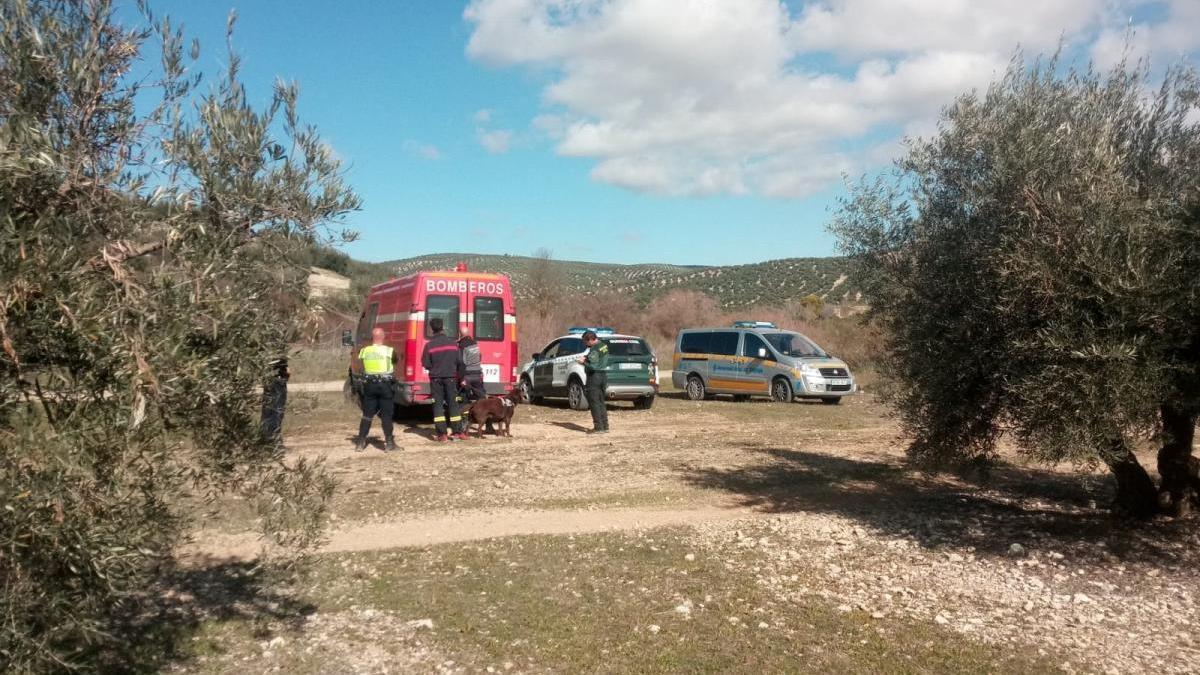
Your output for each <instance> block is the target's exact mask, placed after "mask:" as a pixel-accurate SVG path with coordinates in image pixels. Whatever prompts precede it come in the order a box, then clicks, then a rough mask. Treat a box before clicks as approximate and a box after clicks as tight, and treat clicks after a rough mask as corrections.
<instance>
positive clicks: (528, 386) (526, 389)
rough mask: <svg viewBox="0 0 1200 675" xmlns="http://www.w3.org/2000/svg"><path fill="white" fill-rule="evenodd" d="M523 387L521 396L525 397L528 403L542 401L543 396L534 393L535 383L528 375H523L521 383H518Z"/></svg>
mask: <svg viewBox="0 0 1200 675" xmlns="http://www.w3.org/2000/svg"><path fill="white" fill-rule="evenodd" d="M517 386H518V387H519V388H520V389H521V398H523V399H525V402H526V403H541V402H542V397H541V396H534V395H533V383H532V382H530V381H529V378H528V377H522V378H521V383H520V384H518V385H517Z"/></svg>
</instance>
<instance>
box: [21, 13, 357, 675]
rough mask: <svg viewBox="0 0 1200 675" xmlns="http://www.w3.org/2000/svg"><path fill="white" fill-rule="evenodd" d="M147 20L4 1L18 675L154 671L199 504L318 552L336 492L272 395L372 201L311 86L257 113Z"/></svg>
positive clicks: (175, 630)
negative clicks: (165, 607)
mask: <svg viewBox="0 0 1200 675" xmlns="http://www.w3.org/2000/svg"><path fill="white" fill-rule="evenodd" d="M140 23H141V24H144V25H135V26H133V27H125V26H122V25H120V24H119V23H118V22H117V19H116V17H115V8H114V7H113V3H111V2H108V1H106V0H61V1H59V2H36V1H34V0H0V672H6V673H7V672H13V673H25V672H62V671H66V670H80V671H85V672H135V671H138V670H142V669H145V670H147V671H151V670H155V668H156V665H158V664H160V663H161V660H162V659H164V658H166V657H169V656H170V654H171V653H172V651H173V650H174V642H175V641H176V640H178V639H179V638H180V637H181V636H182V631H180V628H181V626H180V625H179V624H178V623H177V622H176V621H173V620H172V617H171V616H167V615H162V616H156V615H155V612H156V611H157V610H158V609H159V608H160V607H161V604H159V603H160V601H165V599H166V598H168V597H169V594H168V590H169V589H168V588H167V587H166V586H164V584H165V583H166V580H167V579H168V575H169V572H170V570H171V567H172V565H173V561H174V553H175V550H176V546H177V544H179V543H180V541H181V540H182V538H183V537H184V535H185V532H187V531H188V529H189V521H190V519H191V518H192V517H193V516H195V515H196V510H195V509H194V508H189V506H188V505H189V504H191V505H192V506H194V504H195V503H203V502H204V501H206V500H215V499H216V498H218V497H220V496H222V495H230V494H234V495H240V496H241V497H242V498H243V499H244V500H245V502H244V503H246V504H249V505H251V506H252V508H253V510H254V511H255V513H256V515H257V516H258V518H259V524H260V525H261V529H262V532H263V534H264V536H265V537H266V539H265V540H264V544H265V545H270V546H279V547H283V548H285V549H290V550H293V551H304V550H307V549H309V548H310V547H311V545H313V544H314V543H316V541H317V539H318V538H319V536H320V533H321V530H322V521H323V518H324V514H325V504H326V501H327V499H328V497H329V495H330V493H331V490H332V483H331V481H330V479H329V478H328V477H327V475H326V474H325V473H324V471H323V470H322V469H321V467H319V466H315V465H313V464H312V463H311V462H306V461H303V460H299V461H294V462H289V463H285V462H284V461H283V457H284V455H283V449H282V448H281V447H280V446H279V445H278V443H276V442H274V441H273V440H272V439H267V438H264V436H263V432H262V428H261V427H260V422H259V415H260V411H261V404H262V396H261V394H260V393H259V392H258V386H259V385H260V384H261V383H262V382H263V381H264V379H265V378H266V377H267V376H268V375H269V374H270V372H271V369H270V366H269V362H270V360H271V359H272V358H275V357H276V356H278V355H280V354H282V353H284V350H285V349H286V347H287V345H288V344H289V343H290V342H292V341H293V340H294V339H295V337H296V335H297V332H298V329H299V328H300V325H301V324H302V323H303V322H304V320H305V318H306V316H307V314H308V312H307V311H306V309H307V308H306V307H305V305H304V302H303V298H304V297H305V295H306V294H305V279H306V276H307V275H306V271H305V270H304V268H303V266H302V264H303V255H302V254H303V249H305V248H306V247H308V246H310V245H311V244H313V243H323V244H328V243H332V242H335V241H338V240H344V239H346V238H348V237H349V235H347V234H345V233H343V232H341V231H339V230H338V229H336V225H337V223H338V222H339V220H340V218H341V217H342V216H343V215H344V214H346V213H347V212H349V211H351V210H354V209H356V208H357V207H358V200H357V198H356V197H355V196H354V194H353V193H352V192H351V191H350V190H349V189H348V188H347V187H346V186H345V185H344V184H343V182H342V180H341V177H340V169H339V165H338V162H337V161H336V160H335V159H334V158H333V157H332V156H331V154H330V152H329V150H328V148H327V146H326V145H325V144H324V143H323V142H322V141H321V139H320V137H319V136H318V135H317V134H316V133H315V131H314V130H312V129H311V128H310V127H306V126H304V125H302V124H301V123H300V121H299V119H298V117H297V110H296V97H297V91H296V88H295V87H294V86H290V85H286V84H282V83H280V84H278V85H277V86H276V89H275V92H274V96H273V97H272V99H271V100H270V101H269V102H268V104H267V107H266V109H264V110H257V109H255V108H254V107H253V106H252V105H251V104H250V102H249V101H248V100H247V98H246V95H245V92H244V89H243V87H242V85H241V84H240V82H239V80H238V58H237V56H236V55H234V54H230V55H228V56H225V57H222V59H221V60H222V61H223V62H225V63H228V64H229V67H228V70H227V71H226V72H225V73H223V74H221V75H219V76H218V77H216V78H213V79H212V80H210V81H205V82H204V83H203V84H201V80H200V77H199V75H198V74H196V73H195V72H194V71H192V68H193V66H195V64H196V61H197V59H198V56H199V46H198V45H194V44H193V45H192V46H191V50H190V58H189V57H188V56H187V53H188V50H187V49H186V48H185V45H187V44H188V43H187V42H185V40H184V37H183V35H181V34H180V33H179V32H178V31H177V30H174V29H172V28H171V25H170V23H169V22H167V21H165V20H163V21H161V22H155V21H154V20H153V19H152V18H150V17H145V19H144V20H143V21H141V22H140ZM230 27H231V29H232V22H231V26H230ZM160 50H161V53H160ZM211 59H212V57H209V61H210V62H211ZM147 61H148V62H150V63H154V64H159V63H161V68H162V71H163V73H162V78H163V79H162V80H161V81H153V80H152V78H148V77H147V76H146V75H145V69H147V68H148V66H146V65H145V64H146V62H147ZM135 111H136V114H135Z"/></svg>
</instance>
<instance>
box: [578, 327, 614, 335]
mask: <svg viewBox="0 0 1200 675" xmlns="http://www.w3.org/2000/svg"><path fill="white" fill-rule="evenodd" d="M589 330H590V331H592V332H593V333H595V334H596V335H612V334H613V333H615V332H616V331H615V330H613V329H611V328H608V327H606V326H571V328H570V329H568V330H567V334H568V335H582V334H584V333H586V332H588V331H589Z"/></svg>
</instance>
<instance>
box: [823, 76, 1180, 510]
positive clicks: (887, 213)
mask: <svg viewBox="0 0 1200 675" xmlns="http://www.w3.org/2000/svg"><path fill="white" fill-rule="evenodd" d="M1198 113H1200V87H1198V83H1197V77H1196V73H1195V72H1194V71H1193V70H1191V69H1189V68H1186V67H1176V68H1172V69H1171V70H1169V71H1168V72H1167V73H1166V75H1165V77H1164V79H1163V81H1162V84H1161V86H1160V87H1158V88H1157V89H1156V90H1155V89H1152V88H1151V83H1150V81H1149V73H1148V69H1147V68H1146V67H1145V66H1144V65H1143V66H1139V67H1130V66H1129V65H1127V64H1124V63H1123V64H1121V65H1119V66H1117V67H1116V68H1115V69H1114V70H1113V71H1112V72H1110V73H1108V74H1106V75H1105V74H1100V73H1097V72H1095V71H1093V70H1091V69H1090V68H1089V69H1086V70H1078V69H1067V68H1064V67H1063V64H1061V63H1060V62H1059V61H1058V60H1057V58H1055V59H1051V60H1050V61H1049V62H1038V63H1035V64H1033V65H1032V66H1031V67H1026V65H1025V64H1024V63H1023V62H1021V61H1020V60H1019V59H1017V60H1014V62H1013V64H1012V65H1011V66H1010V68H1009V71H1008V73H1007V74H1006V75H1005V76H1004V78H1003V79H1002V80H1000V81H999V82H997V83H995V84H993V85H992V86H991V87H990V88H989V89H988V90H987V92H986V93H985V94H983V95H977V94H967V95H963V96H961V97H959V98H958V99H957V100H956V101H955V102H954V104H953V105H951V106H950V107H949V108H948V109H946V111H945V112H944V115H943V119H942V122H941V125H940V127H939V131H938V133H937V134H936V135H935V136H934V137H933V138H930V139H923V140H917V141H912V142H911V143H910V145H909V149H908V153H907V155H906V156H905V157H904V158H903V159H902V160H901V161H900V162H899V163H898V171H897V172H896V173H895V175H893V176H892V177H891V179H879V180H877V181H874V182H864V183H862V184H860V185H858V186H857V187H856V189H855V190H854V191H853V195H852V197H851V198H850V199H848V200H847V201H846V202H845V203H844V205H843V208H842V210H841V211H840V213H839V214H838V215H837V217H836V219H835V222H834V225H833V229H834V230H835V232H836V233H837V234H838V235H839V237H840V238H841V241H842V243H843V246H844V247H845V249H846V251H847V252H848V253H849V254H850V255H851V257H852V258H853V260H854V261H855V262H856V263H857V267H856V271H855V278H857V279H859V280H860V282H861V283H862V284H863V287H864V292H865V293H866V295H867V296H868V297H870V298H871V304H872V309H873V312H874V315H875V317H876V318H877V319H878V320H879V321H880V323H881V325H882V326H883V327H884V328H885V329H886V333H887V336H888V337H887V341H886V344H885V351H886V353H887V358H886V359H885V363H884V371H885V374H886V375H887V376H888V377H889V379H890V382H891V400H892V401H893V403H895V404H896V406H897V407H898V410H899V412H900V415H901V418H902V420H903V421H904V423H905V424H906V426H907V427H908V430H909V431H910V432H912V434H913V435H914V437H915V442H914V443H913V446H912V448H911V450H912V452H913V454H914V455H915V456H916V457H918V458H920V459H923V460H927V461H930V462H935V463H941V462H946V461H952V460H958V459H964V458H966V459H986V458H988V457H990V456H991V455H992V454H993V453H994V451H995V442H996V440H997V438H998V437H999V435H1000V434H1001V433H1004V432H1010V431H1011V432H1012V433H1013V434H1014V435H1015V437H1016V438H1017V440H1019V441H1020V443H1021V445H1022V446H1023V447H1024V448H1025V449H1026V450H1027V451H1029V452H1031V453H1033V454H1034V455H1035V456H1037V457H1039V458H1042V459H1047V460H1064V459H1065V460H1070V461H1075V462H1082V463H1091V462H1105V463H1107V464H1108V465H1109V466H1110V467H1111V468H1113V469H1114V471H1117V472H1118V473H1120V471H1122V470H1124V469H1127V468H1130V466H1131V465H1130V464H1129V462H1130V461H1131V460H1132V455H1131V454H1130V452H1129V447H1130V446H1129V441H1130V440H1131V438H1133V437H1135V436H1137V435H1145V434H1147V433H1149V432H1150V431H1152V430H1153V429H1155V427H1156V425H1157V424H1158V419H1159V418H1158V411H1159V408H1160V407H1161V406H1162V405H1164V404H1167V403H1170V402H1173V401H1174V402H1180V401H1185V402H1186V404H1187V405H1189V406H1195V405H1196V404H1200V400H1198V399H1197V397H1196V392H1197V388H1196V377H1197V370H1196V368H1197V366H1198V365H1200V349H1198V347H1200V340H1198V334H1197V330H1198V329H1197V327H1198V326H1200V281H1198V279H1200V278H1198V277H1197V276H1196V273H1195V270H1196V269H1197V264H1198V263H1200V191H1198V188H1200V125H1198V120H1200V117H1198V116H1197V114H1198ZM1189 445H1190V441H1189ZM1189 452H1190V448H1189ZM1132 462H1133V466H1136V460H1132ZM1121 467H1123V468H1121ZM1119 468H1120V470H1119ZM1139 471H1140V474H1141V475H1139V476H1133V477H1132V478H1131V479H1130V480H1133V481H1134V483H1136V486H1135V485H1133V484H1132V483H1127V482H1125V478H1121V476H1118V478H1119V490H1121V491H1125V490H1126V489H1127V488H1128V489H1135V490H1142V492H1143V494H1142V495H1141V496H1140V497H1139V499H1141V500H1142V501H1141V503H1140V505H1138V506H1136V507H1135V510H1139V511H1143V512H1144V511H1145V510H1146V509H1147V507H1146V505H1145V503H1144V499H1145V494H1144V489H1145V488H1146V487H1147V486H1148V485H1149V479H1148V478H1145V479H1144V480H1143V478H1144V476H1145V472H1144V471H1141V470H1140V467H1137V469H1135V470H1134V473H1137V472H1139ZM1151 487H1152V486H1151ZM1151 496H1152V495H1151ZM1120 498H1121V497H1120V496H1119V499H1120Z"/></svg>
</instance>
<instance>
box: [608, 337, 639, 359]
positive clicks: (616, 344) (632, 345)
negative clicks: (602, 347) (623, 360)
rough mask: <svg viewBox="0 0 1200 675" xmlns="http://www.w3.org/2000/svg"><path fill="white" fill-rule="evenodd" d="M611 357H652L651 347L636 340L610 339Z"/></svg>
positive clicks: (609, 350) (609, 352) (609, 353)
mask: <svg viewBox="0 0 1200 675" xmlns="http://www.w3.org/2000/svg"><path fill="white" fill-rule="evenodd" d="M604 342H605V343H606V344H607V345H608V355H609V356H650V347H649V346H648V345H647V344H646V343H645V342H642V341H641V340H638V339H636V338H608V339H606V340H605V341H604Z"/></svg>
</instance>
